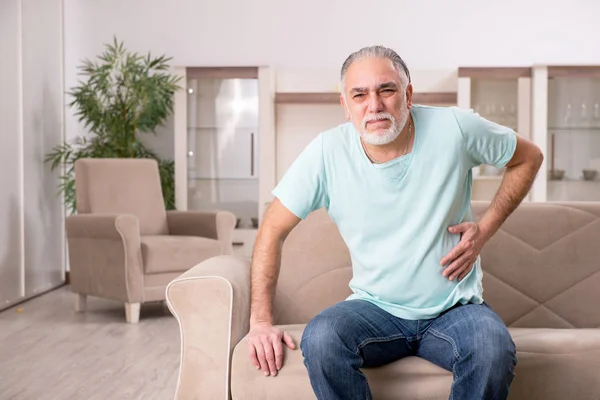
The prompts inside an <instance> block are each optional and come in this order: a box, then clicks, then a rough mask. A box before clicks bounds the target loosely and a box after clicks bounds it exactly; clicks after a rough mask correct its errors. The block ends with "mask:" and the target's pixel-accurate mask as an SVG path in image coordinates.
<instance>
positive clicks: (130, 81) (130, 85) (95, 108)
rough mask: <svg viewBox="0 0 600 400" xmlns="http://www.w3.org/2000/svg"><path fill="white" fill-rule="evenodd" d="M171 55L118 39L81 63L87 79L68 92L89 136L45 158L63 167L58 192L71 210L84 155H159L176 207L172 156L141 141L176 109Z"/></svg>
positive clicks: (170, 204) (166, 190) (167, 194)
mask: <svg viewBox="0 0 600 400" xmlns="http://www.w3.org/2000/svg"><path fill="white" fill-rule="evenodd" d="M170 60H171V58H167V57H165V56H164V55H162V56H160V57H152V56H151V54H150V53H148V55H147V56H141V55H139V54H137V53H132V52H129V51H127V50H126V49H125V48H124V46H123V42H120V43H119V42H118V41H117V39H116V38H114V41H113V43H112V44H107V45H105V51H104V52H103V53H102V54H101V55H100V56H98V59H97V60H96V61H94V62H92V61H89V60H85V61H84V62H83V63H82V65H80V66H79V67H78V69H79V71H80V75H82V76H83V77H85V78H86V79H85V80H83V81H82V80H80V81H79V82H78V85H77V86H76V87H74V88H72V89H71V90H70V91H69V92H68V93H67V94H68V95H70V96H72V97H73V100H72V102H71V103H69V107H73V108H75V110H76V113H75V115H76V116H77V117H78V119H79V122H83V123H84V127H85V128H86V129H87V130H89V135H85V136H79V137H77V138H75V139H74V140H73V142H72V143H67V142H65V143H63V144H61V145H58V146H55V147H54V148H53V149H52V151H51V152H50V153H49V154H47V155H46V158H45V162H47V163H50V164H51V170H54V169H56V168H59V167H64V170H63V174H62V175H61V177H60V179H61V183H60V185H59V193H64V197H65V203H66V206H67V207H68V209H69V210H70V211H71V212H72V213H74V212H75V210H76V203H75V171H74V168H75V167H74V163H75V161H76V160H77V159H79V158H84V157H85V158H153V159H155V160H157V162H158V165H159V172H160V178H161V184H162V190H163V196H164V199H165V205H166V208H167V209H174V208H175V183H174V179H175V178H174V162H173V160H163V159H160V158H159V157H158V155H157V154H156V153H155V152H153V151H151V150H150V149H148V148H147V147H146V146H144V144H143V143H142V142H141V141H140V140H139V138H140V135H142V134H156V133H155V129H156V127H157V126H159V125H162V124H163V123H164V122H165V120H166V119H167V118H168V117H169V116H170V115H171V114H172V112H173V95H174V93H175V91H177V90H179V89H180V87H179V86H178V82H179V80H180V79H181V77H178V76H174V75H172V74H170V73H169V71H168V70H169V65H168V62H169V61H170Z"/></svg>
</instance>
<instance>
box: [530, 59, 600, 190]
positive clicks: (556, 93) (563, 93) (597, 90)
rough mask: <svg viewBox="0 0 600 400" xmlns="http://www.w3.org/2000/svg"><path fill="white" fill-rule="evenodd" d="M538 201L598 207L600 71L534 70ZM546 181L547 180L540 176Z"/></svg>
mask: <svg viewBox="0 0 600 400" xmlns="http://www.w3.org/2000/svg"><path fill="white" fill-rule="evenodd" d="M534 71H535V74H534V91H533V93H534V102H535V103H536V104H537V107H536V109H535V115H534V131H535V139H536V140H535V141H536V142H537V143H538V145H540V146H541V147H542V149H544V152H545V156H546V157H545V167H544V170H543V173H541V174H540V176H538V179H537V180H536V183H535V184H536V191H537V197H538V200H540V201H600V177H599V176H598V174H599V173H600V67H594V66H584V67H581V66H579V67H576V66H538V67H535V68H534ZM542 175H543V176H542Z"/></svg>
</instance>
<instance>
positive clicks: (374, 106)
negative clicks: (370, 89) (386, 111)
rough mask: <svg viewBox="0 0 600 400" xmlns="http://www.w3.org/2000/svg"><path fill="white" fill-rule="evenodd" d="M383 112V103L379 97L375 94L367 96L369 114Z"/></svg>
mask: <svg viewBox="0 0 600 400" xmlns="http://www.w3.org/2000/svg"><path fill="white" fill-rule="evenodd" d="M382 111H383V102H382V101H381V97H379V95H378V94H376V93H371V94H369V112H370V113H379V112H382Z"/></svg>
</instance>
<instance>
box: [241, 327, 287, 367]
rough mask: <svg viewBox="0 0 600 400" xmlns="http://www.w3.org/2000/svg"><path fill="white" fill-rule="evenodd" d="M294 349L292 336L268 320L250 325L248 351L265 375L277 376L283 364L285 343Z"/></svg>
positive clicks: (251, 359) (253, 362) (251, 358)
mask: <svg viewBox="0 0 600 400" xmlns="http://www.w3.org/2000/svg"><path fill="white" fill-rule="evenodd" d="M282 342H285V344H286V345H287V347H289V348H290V349H292V350H294V349H295V348H296V345H295V344H294V341H293V340H292V337H291V336H290V335H289V334H288V333H287V332H283V331H282V330H280V329H278V328H276V327H274V326H273V325H272V324H270V323H268V322H258V323H254V324H251V325H250V332H249V333H248V352H249V356H250V362H252V365H254V366H255V367H256V368H257V369H262V370H263V371H264V374H265V376H269V375H272V376H275V375H277V371H279V370H280V369H281V367H282V364H283V344H282Z"/></svg>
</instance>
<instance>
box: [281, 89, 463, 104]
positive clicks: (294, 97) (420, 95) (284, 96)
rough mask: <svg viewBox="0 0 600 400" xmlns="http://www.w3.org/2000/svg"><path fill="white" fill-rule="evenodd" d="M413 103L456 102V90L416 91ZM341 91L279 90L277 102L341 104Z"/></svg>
mask: <svg viewBox="0 0 600 400" xmlns="http://www.w3.org/2000/svg"><path fill="white" fill-rule="evenodd" d="M412 101H413V103H430V104H456V101H457V93H456V92H416V93H413V98H412ZM339 102H340V93H339V92H278V93H275V103H277V104H339Z"/></svg>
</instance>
